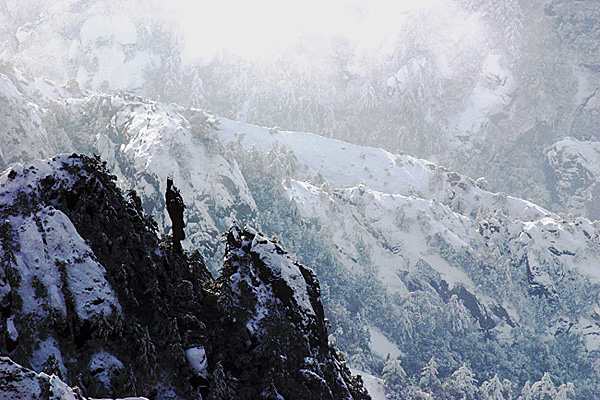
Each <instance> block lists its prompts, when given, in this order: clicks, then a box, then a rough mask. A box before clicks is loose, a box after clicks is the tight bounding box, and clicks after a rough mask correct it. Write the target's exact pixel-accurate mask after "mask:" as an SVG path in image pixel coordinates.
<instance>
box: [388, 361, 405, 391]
mask: <svg viewBox="0 0 600 400" xmlns="http://www.w3.org/2000/svg"><path fill="white" fill-rule="evenodd" d="M382 376H383V380H384V382H385V386H386V388H387V389H388V390H394V391H397V390H400V389H401V388H402V387H403V386H405V384H406V382H407V380H408V376H407V375H406V372H405V371H404V368H402V364H401V362H400V360H398V359H395V358H390V359H389V360H387V362H386V363H385V367H383V371H382Z"/></svg>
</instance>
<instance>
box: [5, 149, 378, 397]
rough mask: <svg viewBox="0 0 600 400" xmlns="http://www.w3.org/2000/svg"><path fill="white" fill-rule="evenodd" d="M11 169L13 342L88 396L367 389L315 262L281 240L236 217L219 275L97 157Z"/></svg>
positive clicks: (34, 365) (8, 335)
mask: <svg viewBox="0 0 600 400" xmlns="http://www.w3.org/2000/svg"><path fill="white" fill-rule="evenodd" d="M0 183H1V185H2V186H1V187H0V220H1V221H3V223H2V224H1V226H0V312H1V313H2V316H3V318H2V319H0V353H1V354H2V355H6V356H9V357H10V358H11V359H12V360H14V361H15V362H17V363H19V364H21V365H22V366H23V367H25V368H31V369H32V370H35V371H36V372H38V373H39V372H45V373H47V374H49V375H51V374H56V376H58V377H59V378H60V379H62V380H63V381H64V382H66V383H67V384H68V385H70V386H78V387H79V388H80V390H81V392H82V395H84V396H90V397H126V396H139V395H143V396H147V397H148V398H150V399H154V398H181V399H192V398H193V399H197V398H200V397H201V398H209V399H226V398H273V399H275V398H278V396H279V395H283V396H284V397H286V398H306V399H311V398H315V399H316V398H319V399H321V398H331V399H334V398H335V399H342V398H368V396H367V395H366V392H365V391H364V389H363V388H362V385H361V383H360V378H352V377H351V375H350V373H349V370H348V369H347V368H346V367H345V365H344V363H343V361H342V359H341V356H340V355H339V353H337V352H336V350H335V349H333V348H332V347H330V346H329V344H328V343H327V335H326V329H325V321H324V317H323V309H322V305H321V300H320V297H319V285H318V282H317V280H316V277H315V275H314V273H313V272H312V270H310V269H308V268H306V267H303V266H300V265H298V264H296V263H294V262H292V261H291V260H290V259H289V258H288V257H287V256H286V255H285V251H284V250H283V249H282V248H281V247H280V246H279V245H277V244H276V243H273V242H271V241H269V240H268V239H266V238H264V237H262V236H261V235H260V234H258V233H256V232H254V231H252V230H251V229H246V230H241V229H239V228H237V227H234V228H232V229H231V230H230V231H229V233H228V234H227V236H226V246H227V252H226V256H225V265H224V268H223V274H222V276H220V277H219V278H218V279H217V280H216V281H213V279H212V276H211V274H210V272H209V271H208V270H207V268H206V267H205V265H204V262H203V260H202V257H201V256H200V254H199V253H197V252H196V253H193V254H191V255H190V254H187V253H184V252H180V251H177V250H176V249H175V246H174V243H173V242H172V241H171V239H170V238H167V239H164V240H159V239H158V237H157V236H156V224H155V223H154V221H153V220H152V218H151V217H148V216H146V215H144V213H143V212H142V208H141V202H140V200H139V198H138V197H137V195H136V194H135V192H129V193H128V194H127V196H126V197H125V196H123V195H122V193H121V191H120V190H119V189H118V188H117V187H116V185H115V183H114V177H113V176H111V175H110V174H109V173H108V171H107V170H106V167H105V166H104V165H103V163H102V162H100V160H99V159H97V158H89V157H86V156H80V155H76V154H73V155H71V156H67V155H64V156H57V157H55V158H53V159H52V160H49V161H44V162H34V163H32V164H29V165H19V166H15V167H13V169H12V170H10V171H7V172H6V173H5V174H4V175H2V176H0Z"/></svg>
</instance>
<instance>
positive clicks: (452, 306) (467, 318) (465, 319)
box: [446, 295, 473, 332]
mask: <svg viewBox="0 0 600 400" xmlns="http://www.w3.org/2000/svg"><path fill="white" fill-rule="evenodd" d="M446 307H447V309H448V319H449V323H450V326H451V329H452V330H453V331H454V332H465V331H467V330H469V329H470V328H471V326H472V325H473V321H472V318H471V315H470V314H469V311H468V310H467V308H466V307H465V306H464V305H463V304H462V302H461V301H460V300H459V299H458V297H457V296H456V295H452V297H451V298H450V301H448V304H447V306H446Z"/></svg>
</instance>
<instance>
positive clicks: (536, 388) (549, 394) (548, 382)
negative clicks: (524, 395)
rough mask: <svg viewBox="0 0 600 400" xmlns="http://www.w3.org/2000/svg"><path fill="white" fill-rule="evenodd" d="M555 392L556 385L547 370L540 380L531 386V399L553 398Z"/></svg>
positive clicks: (547, 399) (548, 399)
mask: <svg viewBox="0 0 600 400" xmlns="http://www.w3.org/2000/svg"><path fill="white" fill-rule="evenodd" d="M557 394H558V393H557V391H556V387H555V386H554V383H553V382H552V379H551V378H550V374H549V373H548V372H546V373H545V374H544V376H542V379H541V380H539V381H538V382H536V383H534V384H533V385H532V386H531V399H532V400H554V399H555V398H556V395H557Z"/></svg>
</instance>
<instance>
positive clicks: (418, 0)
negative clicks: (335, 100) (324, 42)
mask: <svg viewBox="0 0 600 400" xmlns="http://www.w3.org/2000/svg"><path fill="white" fill-rule="evenodd" d="M442 3H445V1H444V0H395V1H394V0H254V1H246V0H210V1H194V0H173V1H169V2H168V3H167V4H168V6H167V7H172V12H173V13H174V16H175V18H176V19H177V20H179V21H180V23H181V26H182V28H183V31H184V34H185V37H186V50H187V51H186V56H187V57H190V58H195V57H210V56H212V55H214V54H215V53H217V52H218V51H220V50H222V49H227V50H229V51H231V52H233V53H236V54H240V55H244V56H247V57H263V56H265V55H268V54H269V53H272V52H276V51H278V50H279V49H281V48H282V47H284V46H286V45H287V44H290V43H292V42H293V41H294V40H295V39H297V38H298V37H300V36H302V35H312V36H314V35H338V36H342V37H346V38H349V39H351V40H353V41H356V42H358V43H362V44H363V45H364V46H365V47H367V46H369V47H370V46H373V45H376V44H377V43H380V42H382V41H384V40H385V37H386V35H389V34H390V32H393V31H394V30H395V29H397V27H398V24H399V21H401V19H402V18H403V15H404V14H405V13H406V12H407V11H409V10H413V9H416V8H428V7H435V6H438V5H441V4H442Z"/></svg>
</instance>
